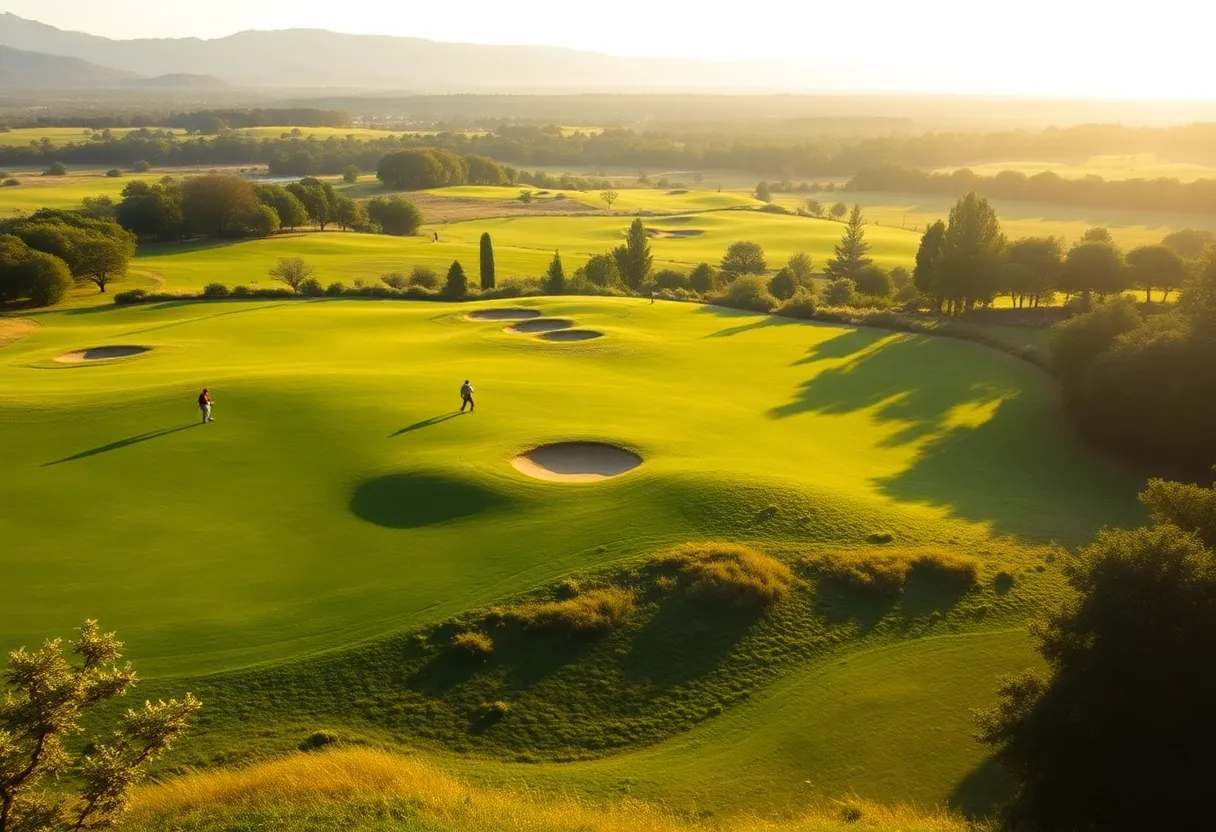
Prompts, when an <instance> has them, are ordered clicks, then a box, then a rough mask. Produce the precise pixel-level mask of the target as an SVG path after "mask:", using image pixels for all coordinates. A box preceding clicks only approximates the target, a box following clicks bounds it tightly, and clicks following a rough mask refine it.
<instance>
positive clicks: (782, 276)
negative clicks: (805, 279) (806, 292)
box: [768, 266, 801, 300]
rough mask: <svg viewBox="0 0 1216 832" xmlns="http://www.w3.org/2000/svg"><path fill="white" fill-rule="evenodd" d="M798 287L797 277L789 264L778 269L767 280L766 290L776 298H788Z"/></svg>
mask: <svg viewBox="0 0 1216 832" xmlns="http://www.w3.org/2000/svg"><path fill="white" fill-rule="evenodd" d="M799 288H801V287H800V285H799V283H798V277H797V276H796V275H795V274H794V270H793V269H791V268H790V267H789V266H785V267H783V268H782V269H780V270H779V271H778V272H777V273H776V274H775V275H773V277H772V279H771V280H769V282H768V292H769V294H770V295H772V296H773V297H775V298H776V299H777V300H789V299H790V298H792V297H793V296H794V294H795V293H796V292H797V291H798V289H799Z"/></svg>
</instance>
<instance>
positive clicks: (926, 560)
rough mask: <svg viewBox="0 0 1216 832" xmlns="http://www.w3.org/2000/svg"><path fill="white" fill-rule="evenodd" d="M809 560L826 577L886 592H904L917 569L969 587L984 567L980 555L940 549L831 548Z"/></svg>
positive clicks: (862, 587) (870, 589)
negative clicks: (867, 550) (869, 549)
mask: <svg viewBox="0 0 1216 832" xmlns="http://www.w3.org/2000/svg"><path fill="white" fill-rule="evenodd" d="M807 563H808V564H809V565H810V566H811V567H812V568H813V569H814V570H815V571H816V572H819V573H820V574H822V575H824V576H825V577H828V578H834V579H836V580H838V581H843V582H844V583H846V584H848V585H849V586H851V587H854V588H857V589H862V590H866V591H873V592H877V593H880V594H883V595H899V594H900V593H902V592H903V591H904V587H905V586H907V583H908V577H909V575H911V574H912V572H913V571H916V570H919V571H921V572H924V573H929V574H937V575H940V576H941V577H943V578H944V579H946V580H948V581H950V582H954V583H957V584H958V585H959V586H961V587H962V588H964V589H970V588H971V587H972V586H974V585H975V583H976V582H977V581H978V580H979V576H980V571H981V569H982V566H983V565H982V563H981V562H980V560H979V558H976V557H972V556H970V555H961V554H958V553H955V552H945V551H940V550H934V551H911V552H908V551H894V552H884V551H879V552H862V553H857V552H842V551H829V552H823V553H819V554H816V555H812V556H810V557H808V558H807Z"/></svg>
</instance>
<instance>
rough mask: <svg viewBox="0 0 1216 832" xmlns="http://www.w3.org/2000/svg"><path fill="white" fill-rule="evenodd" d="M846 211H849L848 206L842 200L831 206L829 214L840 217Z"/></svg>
mask: <svg viewBox="0 0 1216 832" xmlns="http://www.w3.org/2000/svg"><path fill="white" fill-rule="evenodd" d="M847 213H849V206H847V205H845V204H844V203H843V202H837V203H836V204H835V205H833V206H832V209H831V214H832V216H833V217H835V218H836V219H840V218H841V217H843V216H844V215H845V214H847Z"/></svg>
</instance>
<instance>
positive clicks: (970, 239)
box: [933, 191, 1006, 314]
mask: <svg viewBox="0 0 1216 832" xmlns="http://www.w3.org/2000/svg"><path fill="white" fill-rule="evenodd" d="M1005 242H1006V241H1005V235H1004V234H1002V233H1001V223H1000V220H998V219H997V216H996V211H995V210H994V209H993V208H992V206H991V205H990V204H989V203H988V200H987V199H984V198H983V197H981V196H979V195H978V194H976V193H975V192H974V191H973V192H971V193H969V194H967V195H966V196H964V197H963V198H962V199H960V200H959V201H958V202H957V203H955V205H954V207H953V208H951V209H950V219H949V222H947V224H946V234H945V236H944V237H943V238H942V247H941V253H940V255H939V256H938V257H937V259H936V260H935V261H933V271H934V273H935V275H936V281H935V282H936V286H935V287H934V289H935V290H936V294H937V295H938V296H940V297H942V298H944V299H945V300H946V302H947V303H948V304H949V306H950V309H951V311H952V312H954V313H955V314H958V313H961V312H963V311H964V310H969V309H971V308H973V307H974V306H975V304H976V303H987V302H989V301H991V300H992V298H993V297H995V295H996V289H997V280H998V277H997V274H998V269H999V268H1000V265H1001V262H1002V260H1003V257H1004V253H1005Z"/></svg>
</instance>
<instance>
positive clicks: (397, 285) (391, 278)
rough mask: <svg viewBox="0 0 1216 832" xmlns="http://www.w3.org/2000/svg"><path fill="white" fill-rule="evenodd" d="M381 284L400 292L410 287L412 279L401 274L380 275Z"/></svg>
mask: <svg viewBox="0 0 1216 832" xmlns="http://www.w3.org/2000/svg"><path fill="white" fill-rule="evenodd" d="M380 282H381V283H383V284H384V285H385V286H388V287H389V288H390V289H396V290H397V291H398V292H400V291H401V290H403V289H404V288H405V287H406V286H409V285H410V279H409V278H408V277H406V276H405V275H403V274H402V273H401V272H390V273H389V274H382V275H380Z"/></svg>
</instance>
